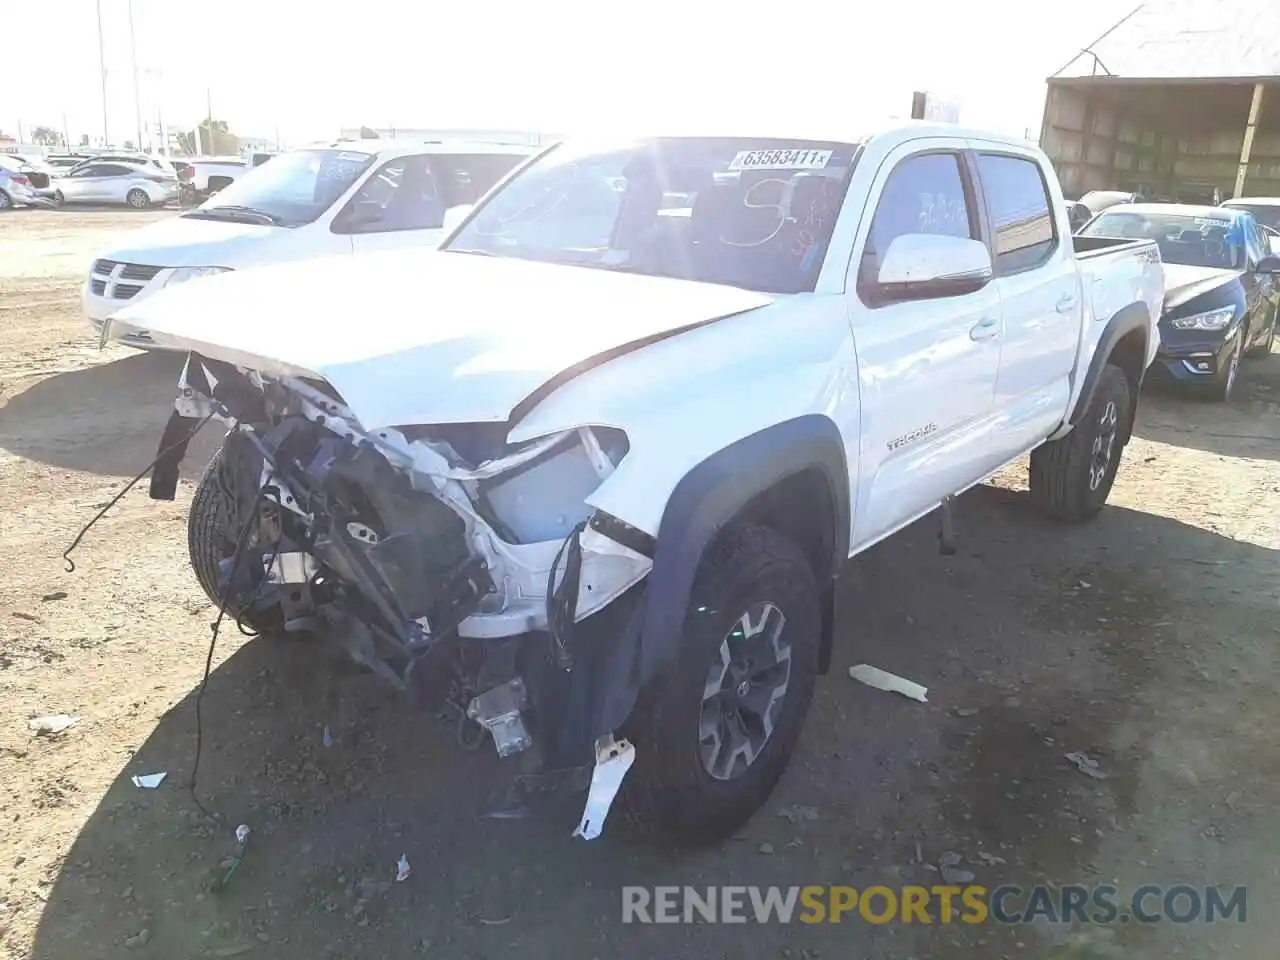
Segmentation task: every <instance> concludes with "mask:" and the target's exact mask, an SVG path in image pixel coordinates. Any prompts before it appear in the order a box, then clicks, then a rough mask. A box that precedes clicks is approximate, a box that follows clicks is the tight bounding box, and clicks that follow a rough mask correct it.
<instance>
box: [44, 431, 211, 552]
mask: <svg viewBox="0 0 1280 960" xmlns="http://www.w3.org/2000/svg"><path fill="white" fill-rule="evenodd" d="M212 419H213V414H212V413H210V414H209V415H208V416H207V417H205V418H204V419H202V420H201V421H200V422H199V423H197V424H196V425H195V426H194V427H192V428H191V432H190V433H188V434H187V435H186V436H185V437H183V438H182V439H180V440H175V441H174V442H173V443H171V444H169V445H168V446H167V447H165V448H164V449H163V450H161V451H160V452H159V453H158V454H156V458H155V459H154V460H152V461H151V462H150V463H148V464H147V465H146V466H145V467H143V468H142V472H141V473H139V474H138V475H137V476H136V477H134V478H133V479H132V480H130V481H129V482H128V483H126V484H125V485H124V489H122V490H121V491H120V492H119V493H117V494H116V495H115V496H114V497H112V498H111V499H110V500H109V501H108V502H107V505H106V506H105V507H103V508H102V509H101V510H99V511H98V512H97V513H96V514H94V517H93V519H92V520H90V521H89V522H88V523H86V524H85V525H84V526H83V527H81V528H80V532H79V533H77V534H76V538H75V539H74V540H72V541H71V546H69V547H67V549H65V550H63V551H62V559H63V560H65V561H66V564H67V573H75V570H76V564H75V561H74V560H72V559H71V554H72V551H74V550H75V548H76V547H78V546H80V541H81V540H83V539H84V537H85V534H87V533H88V532H89V531H90V530H92V529H93V526H94V524H96V523H97V522H98V521H99V520H101V519H102V518H103V517H105V516H106V515H107V511H108V510H110V509H111V508H112V507H114V506H115V505H116V504H117V503H119V502H120V500H121V499H122V498H123V497H124V495H125V494H126V493H128V492H129V491H130V490H132V489H133V488H134V487H135V486H137V484H138V481H139V480H141V479H142V478H143V477H145V476H146V475H147V474H148V473H149V472H150V470H151V468H152V467H154V466H155V465H156V464H157V463H159V462H160V461H161V460H163V459H164V458H165V456H166V455H167V454H168V453H170V452H171V451H173V450H176V449H177V448H178V447H180V446H182V444H184V443H190V442H191V439H192V438H193V437H194V436H195V435H196V433H197V431H199V429H200V428H201V427H203V426H204V425H205V424H206V423H208V422H209V421H210V420H212Z"/></svg>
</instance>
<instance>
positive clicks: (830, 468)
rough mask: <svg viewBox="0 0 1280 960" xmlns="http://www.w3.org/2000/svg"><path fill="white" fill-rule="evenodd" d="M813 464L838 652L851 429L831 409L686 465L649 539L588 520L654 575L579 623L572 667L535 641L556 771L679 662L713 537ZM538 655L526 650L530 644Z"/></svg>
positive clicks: (529, 667)
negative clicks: (642, 559) (820, 492)
mask: <svg viewBox="0 0 1280 960" xmlns="http://www.w3.org/2000/svg"><path fill="white" fill-rule="evenodd" d="M809 470H817V471H819V472H820V473H821V475H822V477H823V478H824V480H825V483H826V486H827V488H828V491H829V493H830V507H831V514H832V516H831V517H830V518H828V519H829V521H830V522H829V527H827V528H824V533H826V531H827V530H828V529H829V531H830V537H829V539H826V538H824V539H823V541H822V542H821V544H820V545H819V546H818V547H817V549H818V550H820V551H821V552H822V555H821V556H820V557H816V558H815V559H817V560H819V561H820V563H821V565H822V566H823V568H824V569H822V570H820V571H816V572H817V573H818V574H819V583H820V586H821V588H822V602H823V611H822V626H823V633H822V638H821V643H822V647H821V651H820V653H821V658H820V663H819V666H820V669H821V670H822V671H824V672H825V670H826V669H827V666H828V665H829V663H830V658H831V642H832V637H833V634H834V629H835V595H836V593H835V583H836V579H837V577H838V576H839V575H840V571H841V569H842V568H843V565H844V561H845V560H846V559H848V555H849V525H850V507H849V471H848V467H847V465H846V460H845V448H844V438H843V437H842V436H841V434H840V430H839V428H837V427H836V425H835V423H834V422H833V421H832V420H831V418H830V417H826V416H823V415H821V414H810V415H805V416H801V417H797V418H795V419H793V420H786V421H784V422H782V423H778V424H774V425H773V426H770V427H767V428H765V429H764V430H761V431H760V432H758V433H753V434H751V435H749V436H747V437H743V438H742V439H740V440H737V441H735V442H734V443H732V444H730V445H729V446H727V447H725V448H723V449H721V450H719V451H717V452H716V453H714V454H712V455H711V456H710V457H708V458H707V459H706V460H704V461H702V462H701V463H699V464H698V465H697V466H696V467H694V468H693V469H692V470H690V471H689V472H688V473H687V474H685V476H684V477H683V478H681V480H680V482H679V483H677V484H676V486H675V489H674V490H673V491H672V493H671V496H670V497H669V498H668V500H667V504H666V507H665V509H664V510H663V514H662V520H661V521H660V523H659V526H658V536H657V538H656V542H655V538H652V537H648V536H647V535H645V534H643V533H642V532H641V531H638V530H635V529H634V528H630V527H628V526H627V525H626V524H625V523H622V522H621V521H619V520H617V519H616V518H613V517H607V516H604V515H601V514H599V513H597V514H596V515H595V516H594V517H593V518H592V523H591V525H592V527H593V528H594V529H596V530H597V531H598V532H601V533H603V534H604V535H605V536H609V537H611V538H614V539H618V540H619V542H626V545H627V546H631V547H632V548H633V549H636V550H639V551H640V552H642V553H645V554H646V555H649V556H652V558H653V567H652V569H651V570H650V571H649V575H648V576H647V577H646V578H645V579H644V580H642V581H641V582H640V583H638V584H636V586H634V587H632V588H631V589H630V590H628V591H627V592H626V593H625V594H624V595H623V596H622V597H619V598H618V599H616V600H614V601H613V602H612V603H611V604H609V605H608V606H606V607H605V608H604V609H603V610H600V611H598V612H597V613H595V614H592V615H591V616H590V617H588V618H586V619H585V620H583V621H582V622H581V623H579V624H578V628H577V629H576V630H575V631H574V636H573V638H572V641H571V645H572V647H573V648H574V650H575V652H574V661H575V662H574V668H573V670H572V671H568V672H566V671H563V670H561V669H559V668H556V667H554V666H553V665H552V664H551V662H550V659H549V658H548V657H546V656H543V655H541V654H539V653H537V651H542V650H545V648H546V643H547V639H546V635H545V634H541V633H539V634H533V635H531V636H533V637H536V638H537V639H536V640H535V641H534V642H533V643H531V644H528V645H527V647H528V652H526V655H525V656H524V657H523V658H522V661H523V662H522V664H521V672H522V673H523V675H524V676H525V678H526V681H528V683H529V689H530V693H531V695H532V696H533V699H534V701H535V703H536V704H537V705H538V706H539V709H540V711H541V712H542V714H543V719H544V721H545V726H544V728H543V730H544V734H545V736H546V743H545V748H546V755H545V757H544V762H545V763H547V764H548V766H549V767H551V768H560V767H572V766H578V765H580V764H586V763H590V762H591V760H592V757H593V754H592V752H591V750H592V747H591V745H592V744H593V743H595V742H596V741H597V740H599V739H600V738H601V737H604V736H607V735H609V734H613V733H616V732H617V731H618V730H619V729H624V727H625V723H626V720H627V718H628V717H629V716H630V715H631V712H632V710H633V709H634V708H635V705H636V702H637V700H638V699H639V696H640V692H641V690H643V689H644V687H645V686H646V685H648V684H649V683H650V681H652V680H654V679H655V678H657V677H659V676H660V675H661V673H662V672H663V671H664V670H665V669H667V668H669V667H670V666H671V665H672V664H674V663H675V661H676V658H677V655H678V653H679V649H680V640H681V637H682V635H683V632H684V619H685V615H686V612H687V610H688V607H689V603H690V597H691V595H692V592H693V582H694V578H695V577H696V576H697V572H698V566H699V564H700V563H701V561H702V556H703V553H704V552H705V551H706V549H707V548H708V547H709V546H710V545H711V543H712V541H713V540H714V539H715V537H716V535H717V534H718V533H719V532H720V531H721V530H722V529H723V528H724V527H725V526H727V525H728V524H729V523H730V522H732V521H733V519H734V518H735V517H737V516H738V515H739V514H740V513H741V512H742V510H743V508H744V507H746V506H747V505H748V504H750V503H751V501H752V500H754V499H755V498H756V497H758V496H760V495H761V494H763V493H765V492H766V491H768V490H770V489H772V488H774V487H775V486H776V485H777V484H779V483H781V482H783V481H785V480H787V479H788V478H789V477H793V476H796V475H798V474H801V473H803V472H805V471H809ZM530 652H531V653H530Z"/></svg>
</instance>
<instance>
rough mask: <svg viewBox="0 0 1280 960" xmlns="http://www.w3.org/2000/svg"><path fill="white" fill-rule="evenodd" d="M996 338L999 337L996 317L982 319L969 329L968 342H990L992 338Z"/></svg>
mask: <svg viewBox="0 0 1280 960" xmlns="http://www.w3.org/2000/svg"><path fill="white" fill-rule="evenodd" d="M998 336H1000V319H999V318H998V317H983V318H982V319H981V320H979V321H978V322H977V323H975V324H974V325H973V326H972V327H970V328H969V339H970V340H990V339H991V338H992V337H998Z"/></svg>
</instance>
